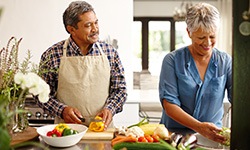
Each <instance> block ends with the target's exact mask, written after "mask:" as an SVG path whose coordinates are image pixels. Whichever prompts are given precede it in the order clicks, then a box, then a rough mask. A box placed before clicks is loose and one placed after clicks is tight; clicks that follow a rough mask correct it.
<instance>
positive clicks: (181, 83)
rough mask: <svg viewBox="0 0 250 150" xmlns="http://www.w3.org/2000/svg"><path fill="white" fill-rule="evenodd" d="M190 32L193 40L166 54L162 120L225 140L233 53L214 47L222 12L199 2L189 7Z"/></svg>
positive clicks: (163, 74)
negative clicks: (225, 105) (224, 121)
mask: <svg viewBox="0 0 250 150" xmlns="http://www.w3.org/2000/svg"><path fill="white" fill-rule="evenodd" d="M186 23H187V32H188V35H189V37H190V39H191V41H192V44H191V45H189V46H186V47H183V48H180V49H178V50H175V51H173V52H171V53H169V54H167V55H166V56H165V58H164V60H163V63H162V69H161V74H160V83H159V95H160V100H161V103H162V106H163V113H162V118H161V123H162V124H165V126H166V127H167V128H189V129H192V130H194V131H196V132H198V133H200V134H201V135H203V136H205V137H207V138H209V139H211V140H214V141H217V142H221V143H223V142H224V141H225V138H224V137H222V136H221V135H219V134H218V132H219V131H221V127H222V117H223V113H224V112H223V98H224V95H225V90H226V89H227V91H228V99H229V101H230V102H231V90H232V65H231V62H232V60H231V57H230V55H228V54H226V53H225V52H221V51H219V50H218V49H216V48H214V46H215V43H216V33H217V31H218V28H219V12H218V10H217V9H216V8H215V7H214V6H211V5H209V4H205V3H199V4H196V5H194V6H192V7H191V8H190V9H189V10H188V11H187V17H186Z"/></svg>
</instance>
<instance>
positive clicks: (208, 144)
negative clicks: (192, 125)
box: [195, 133, 230, 150]
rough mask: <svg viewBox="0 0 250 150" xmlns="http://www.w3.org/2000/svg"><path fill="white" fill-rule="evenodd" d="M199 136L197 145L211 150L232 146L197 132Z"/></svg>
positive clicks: (197, 136) (222, 149)
mask: <svg viewBox="0 0 250 150" xmlns="http://www.w3.org/2000/svg"><path fill="white" fill-rule="evenodd" d="M195 136H196V138H197V146H198V147H200V148H204V149H209V150H225V149H230V147H228V146H225V145H222V144H220V143H218V142H215V141H212V140H210V139H208V138H206V137H204V136H202V135H201V134H199V133H196V134H195Z"/></svg>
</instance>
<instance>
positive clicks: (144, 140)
mask: <svg viewBox="0 0 250 150" xmlns="http://www.w3.org/2000/svg"><path fill="white" fill-rule="evenodd" d="M138 142H148V140H147V139H146V138H145V137H144V136H141V137H139V138H138Z"/></svg>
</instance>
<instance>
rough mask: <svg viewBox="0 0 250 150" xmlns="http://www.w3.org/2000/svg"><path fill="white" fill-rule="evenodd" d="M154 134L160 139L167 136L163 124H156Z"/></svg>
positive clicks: (167, 133) (166, 130)
mask: <svg viewBox="0 0 250 150" xmlns="http://www.w3.org/2000/svg"><path fill="white" fill-rule="evenodd" d="M154 134H157V135H158V136H159V137H160V138H161V139H165V138H168V137H169V132H168V129H167V128H166V127H165V126H158V127H156V129H155V130H154Z"/></svg>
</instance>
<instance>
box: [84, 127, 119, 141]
mask: <svg viewBox="0 0 250 150" xmlns="http://www.w3.org/2000/svg"><path fill="white" fill-rule="evenodd" d="M114 131H115V129H114V128H108V129H107V130H106V131H103V132H93V131H90V130H88V131H87V132H86V133H85V135H84V136H83V137H82V140H111V139H113V138H114Z"/></svg>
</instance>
